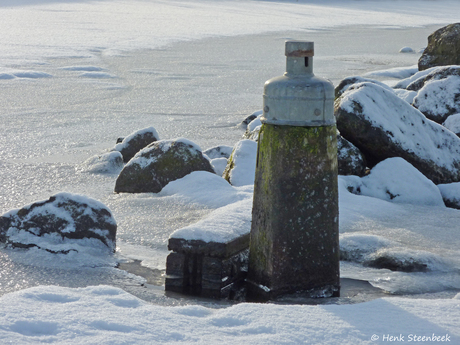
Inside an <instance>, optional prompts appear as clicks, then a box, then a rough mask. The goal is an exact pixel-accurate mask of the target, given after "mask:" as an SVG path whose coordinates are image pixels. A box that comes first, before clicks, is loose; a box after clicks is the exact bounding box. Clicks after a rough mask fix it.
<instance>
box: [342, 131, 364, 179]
mask: <svg viewBox="0 0 460 345" xmlns="http://www.w3.org/2000/svg"><path fill="white" fill-rule="evenodd" d="M337 163H338V169H339V175H358V176H363V175H364V172H365V170H366V160H365V158H364V156H363V154H362V153H361V151H360V150H359V149H358V148H357V147H356V146H355V145H353V144H352V143H350V142H349V141H348V140H347V139H345V138H343V137H342V136H341V135H340V134H337Z"/></svg>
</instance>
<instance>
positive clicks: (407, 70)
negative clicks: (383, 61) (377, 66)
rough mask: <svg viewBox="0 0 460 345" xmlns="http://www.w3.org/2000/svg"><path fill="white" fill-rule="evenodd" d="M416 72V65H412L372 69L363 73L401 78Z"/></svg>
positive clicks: (408, 76)
mask: <svg viewBox="0 0 460 345" xmlns="http://www.w3.org/2000/svg"><path fill="white" fill-rule="evenodd" d="M417 72H418V66H417V65H414V66H410V67H396V68H390V69H386V70H378V71H372V72H368V73H366V74H365V75H366V76H374V77H391V78H398V79H403V78H410V77H411V76H413V75H414V74H416V73H417Z"/></svg>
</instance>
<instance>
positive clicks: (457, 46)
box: [418, 23, 460, 71]
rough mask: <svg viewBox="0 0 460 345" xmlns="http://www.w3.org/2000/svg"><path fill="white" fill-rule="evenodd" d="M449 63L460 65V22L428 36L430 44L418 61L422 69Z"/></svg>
mask: <svg viewBox="0 0 460 345" xmlns="http://www.w3.org/2000/svg"><path fill="white" fill-rule="evenodd" d="M447 65H460V23H455V24H450V25H447V26H444V27H442V28H441V29H439V30H436V31H435V32H433V33H432V34H431V35H430V36H428V46H427V47H426V48H425V50H424V52H423V54H422V56H421V57H420V59H419V61H418V67H419V69H420V70H421V71H422V70H424V69H427V68H430V67H433V66H447Z"/></svg>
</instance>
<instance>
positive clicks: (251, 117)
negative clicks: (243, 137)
mask: <svg viewBox="0 0 460 345" xmlns="http://www.w3.org/2000/svg"><path fill="white" fill-rule="evenodd" d="M262 114H263V110H257V111H255V112H253V113H252V114H251V115H249V116H247V117H246V118H245V119H244V120H243V121H241V123H240V127H241V128H243V129H246V128H247V126H248V125H249V124H250V123H251V122H252V121H253V120H255V119H256V118H258V117H261V116H262Z"/></svg>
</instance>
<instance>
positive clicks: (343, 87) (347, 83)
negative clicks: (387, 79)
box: [335, 76, 393, 99]
mask: <svg viewBox="0 0 460 345" xmlns="http://www.w3.org/2000/svg"><path fill="white" fill-rule="evenodd" d="M360 83H373V84H376V85H379V86H381V87H383V88H384V89H387V90H389V91H393V89H392V88H391V87H389V86H388V85H386V84H384V83H382V82H380V81H378V80H374V79H369V78H364V77H360V76H354V77H347V78H345V79H342V81H341V82H340V83H339V85H337V86H336V87H335V98H336V99H337V98H339V97H340V96H341V95H342V94H343V93H344V92H345V91H347V90H348V88H350V87H351V86H352V85H354V84H360Z"/></svg>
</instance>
